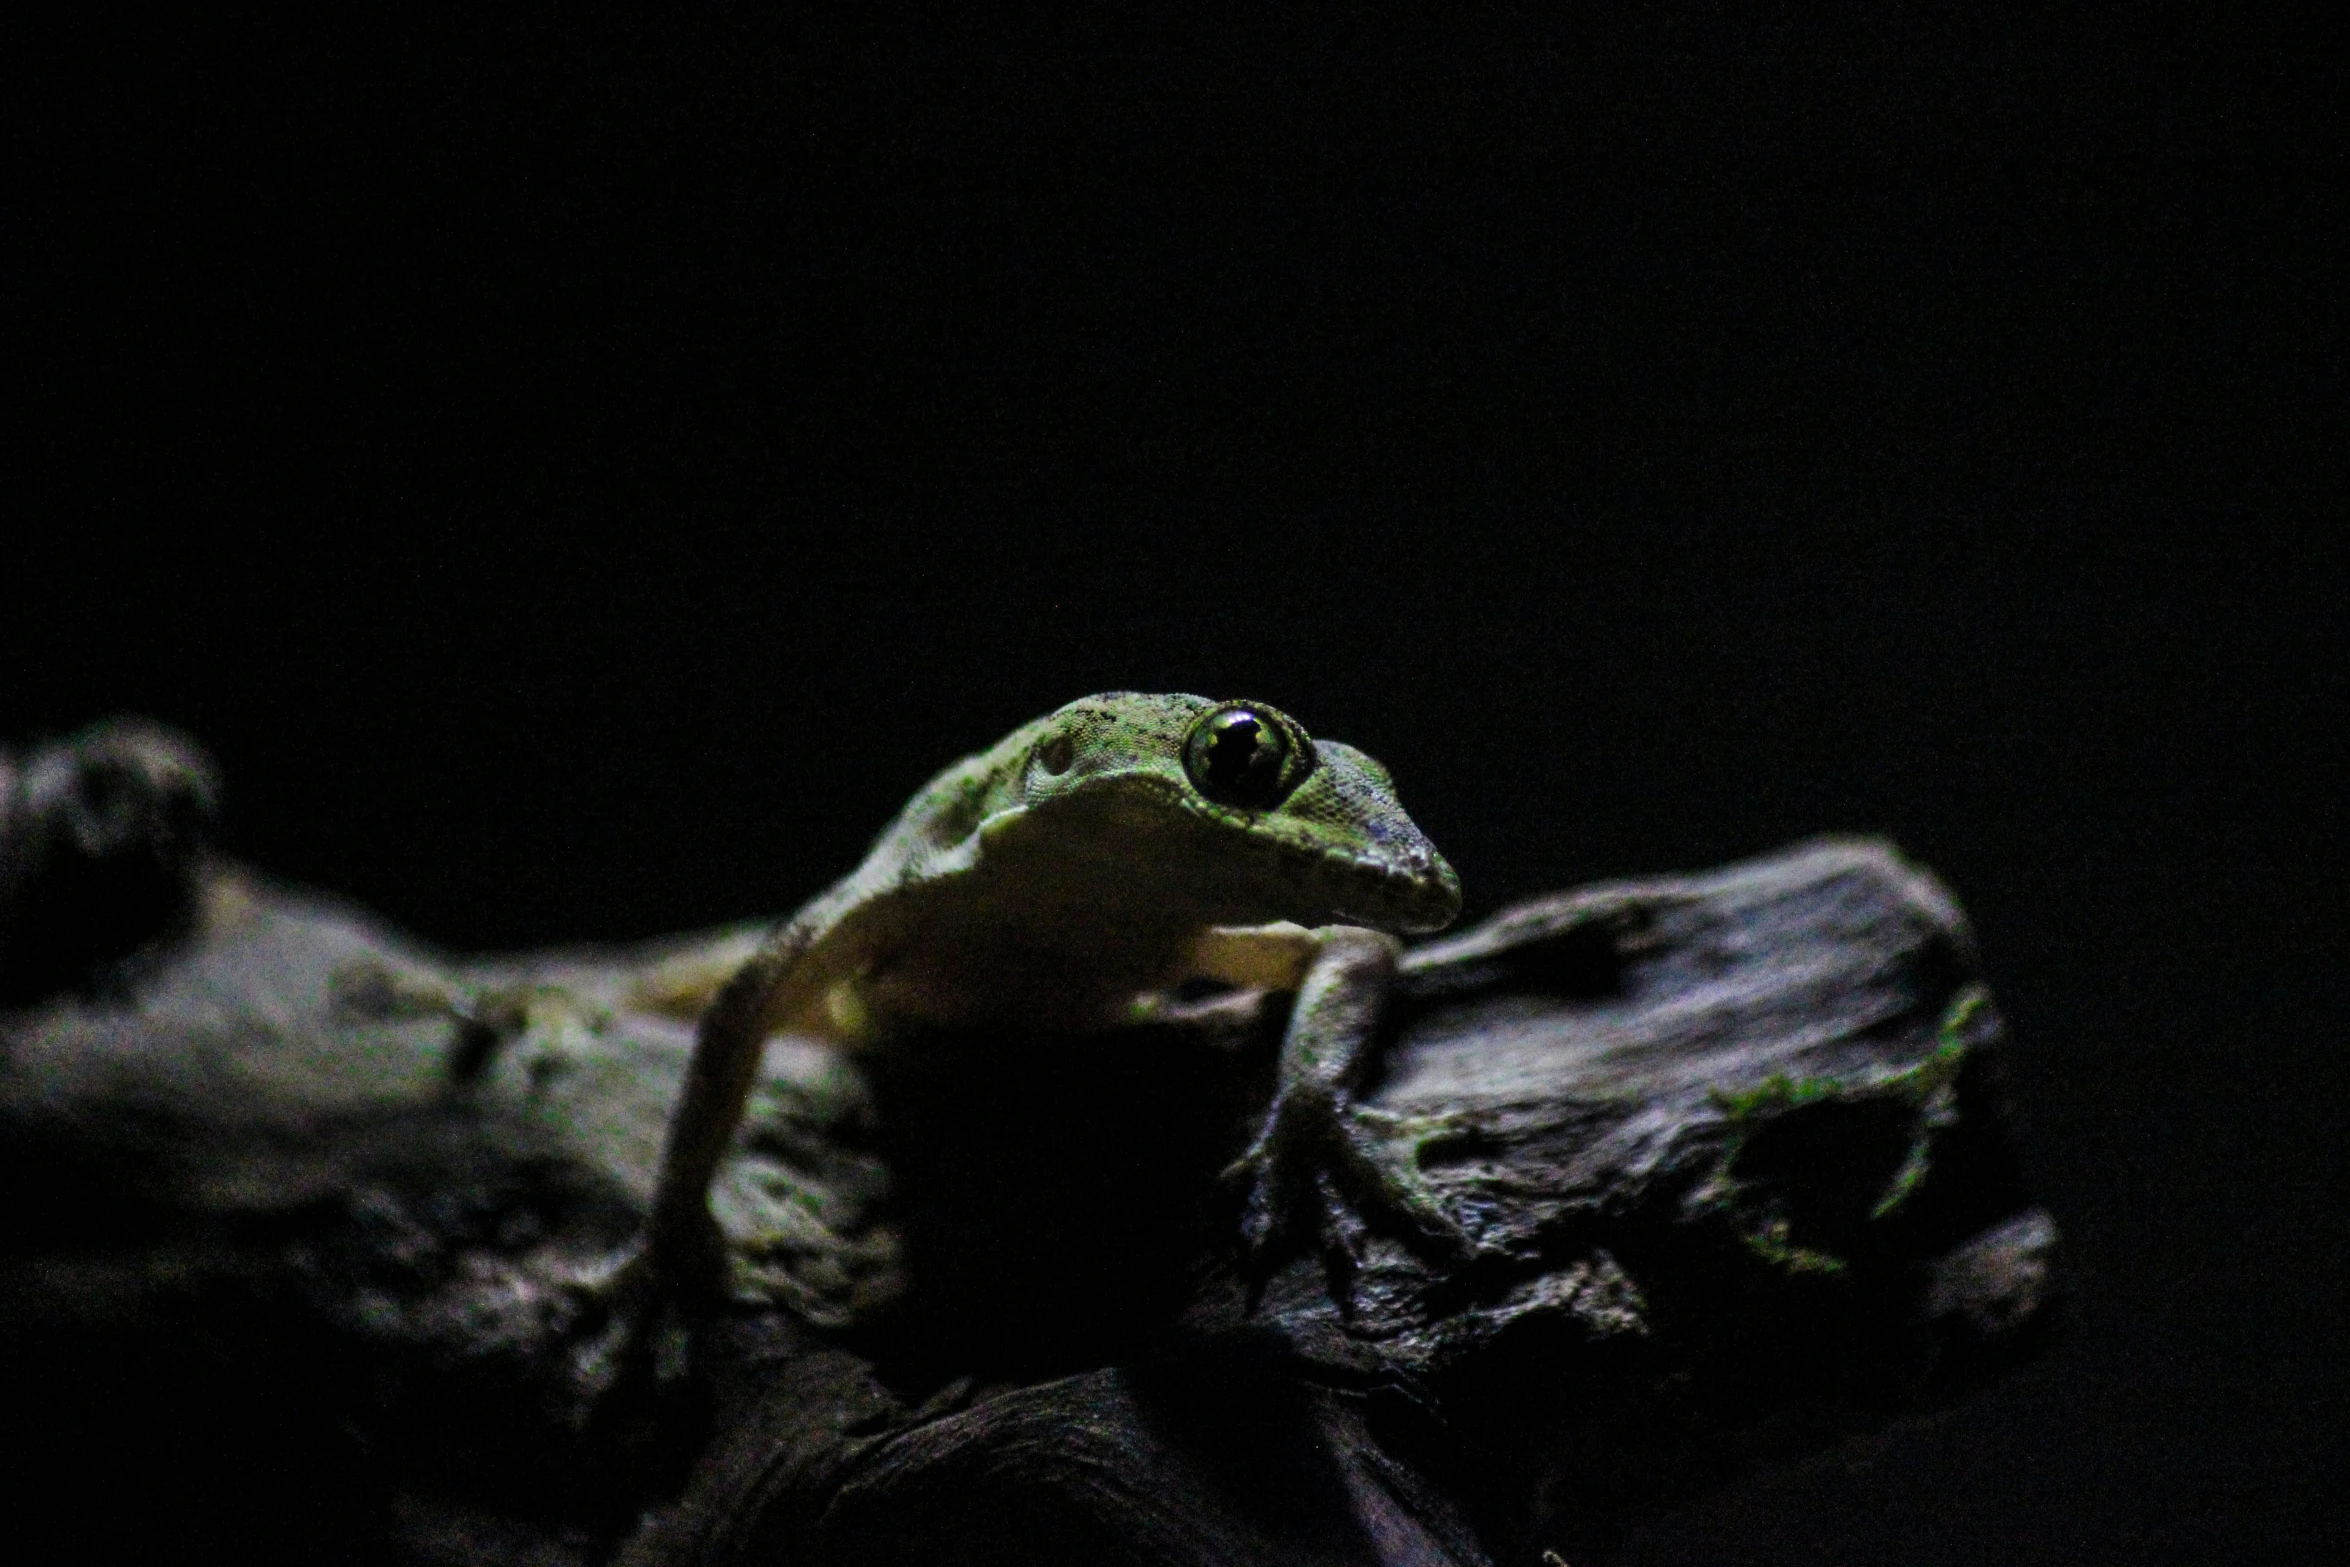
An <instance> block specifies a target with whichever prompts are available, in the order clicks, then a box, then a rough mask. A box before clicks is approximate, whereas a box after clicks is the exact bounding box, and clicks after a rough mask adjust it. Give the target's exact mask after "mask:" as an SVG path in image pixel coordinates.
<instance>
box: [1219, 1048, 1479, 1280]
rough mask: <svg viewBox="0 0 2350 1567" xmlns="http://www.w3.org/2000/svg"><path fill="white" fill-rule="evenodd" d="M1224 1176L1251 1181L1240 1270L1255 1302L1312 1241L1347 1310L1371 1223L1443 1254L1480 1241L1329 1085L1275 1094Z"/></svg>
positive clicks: (1456, 1254)
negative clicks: (1327, 1091)
mask: <svg viewBox="0 0 2350 1567" xmlns="http://www.w3.org/2000/svg"><path fill="white" fill-rule="evenodd" d="M1223 1179H1224V1181H1225V1182H1226V1184H1227V1185H1229V1186H1234V1187H1240V1186H1245V1187H1246V1196H1245V1198H1244V1199H1243V1206H1242V1210H1241V1220H1240V1237H1241V1257H1240V1270H1241V1276H1242V1278H1243V1280H1244V1281H1245V1282H1246V1284H1247V1287H1248V1300H1249V1307H1250V1309H1251V1310H1252V1311H1253V1310H1254V1309H1255V1307H1256V1305H1257V1302H1258V1300H1259V1299H1260V1297H1261V1296H1262V1295H1263V1292H1264V1287H1265V1284H1266V1282H1267V1281H1268V1280H1269V1279H1270V1278H1271V1277H1272V1275H1273V1273H1274V1271H1275V1270H1276V1269H1278V1268H1279V1267H1280V1266H1281V1264H1282V1263H1284V1262H1286V1261H1288V1260H1289V1259H1290V1258H1291V1257H1294V1256H1296V1255H1298V1254H1299V1253H1300V1252H1302V1251H1305V1250H1307V1249H1308V1248H1309V1247H1310V1248H1311V1249H1312V1250H1313V1251H1314V1252H1315V1253H1316V1254H1317V1255H1318V1256H1319V1257H1320V1259H1321V1261H1322V1265H1323V1268H1324V1270H1325V1273H1326V1275H1327V1276H1328V1278H1329V1281H1330V1285H1331V1294H1332V1296H1333V1298H1335V1299H1336V1300H1337V1301H1338V1302H1339V1304H1340V1308H1341V1309H1342V1310H1344V1309H1345V1308H1346V1305H1347V1303H1348V1302H1349V1300H1350V1299H1351V1298H1352V1289H1351V1284H1352V1281H1353V1279H1354V1276H1355V1275H1356V1273H1358V1272H1359V1271H1361V1268H1362V1265H1363V1260H1364V1256H1365V1248H1366V1246H1367V1244H1368V1242H1369V1240H1370V1237H1371V1235H1372V1234H1373V1233H1374V1232H1378V1233H1384V1234H1388V1235H1391V1236H1393V1237H1394V1238H1396V1239H1399V1240H1401V1241H1403V1242H1404V1243H1405V1244H1406V1245H1408V1246H1410V1247H1411V1248H1412V1249H1413V1250H1414V1251H1417V1252H1420V1253H1422V1254H1423V1255H1426V1256H1429V1257H1431V1258H1435V1259H1441V1260H1444V1261H1455V1260H1458V1259H1461V1258H1464V1257H1466V1256H1467V1255H1468V1254H1469V1253H1470V1252H1472V1251H1473V1250H1474V1249H1475V1248H1474V1247H1473V1245H1472V1244H1471V1243H1470V1241H1469V1238H1468V1236H1467V1235H1466V1234H1464V1233H1463V1232H1462V1230H1461V1228H1460V1226H1459V1225H1458V1224H1456V1223H1455V1222H1454V1221H1453V1220H1452V1218H1451V1217H1450V1216H1449V1215H1448V1214H1446V1212H1445V1211H1444V1207H1443V1204H1442V1203H1441V1202H1440V1201H1439V1200H1438V1198H1437V1196H1436V1194H1435V1192H1434V1191H1432V1190H1431V1189H1430V1188H1429V1187H1428V1185H1427V1183H1426V1182H1424V1181H1422V1180H1421V1179H1420V1178H1419V1175H1418V1172H1416V1171H1410V1170H1406V1169H1404V1168H1402V1167H1401V1166H1399V1165H1398V1164H1397V1163H1396V1162H1395V1161H1394V1160H1393V1159H1392V1158H1391V1157H1390V1156H1389V1155H1388V1154H1387V1153H1386V1151H1385V1150H1384V1149H1383V1148H1381V1147H1380V1146H1379V1143H1378V1140H1377V1139H1376V1138H1375V1137H1374V1136H1373V1135H1372V1133H1371V1132H1370V1130H1369V1129H1368V1128H1366V1127H1364V1126H1363V1125H1361V1124H1360V1123H1359V1122H1358V1121H1356V1120H1355V1118H1354V1116H1353V1114H1352V1112H1351V1111H1350V1110H1349V1109H1348V1108H1347V1107H1346V1106H1345V1105H1343V1104H1341V1103H1339V1102H1337V1101H1335V1100H1332V1099H1330V1098H1328V1097H1326V1096H1323V1095H1318V1094H1313V1093H1308V1092H1299V1093H1293V1094H1288V1095H1284V1096H1282V1097H1281V1098H1280V1099H1278V1100H1277V1101H1276V1102H1275V1104H1274V1106H1273V1109H1272V1111H1271V1112H1270V1113H1268V1114H1267V1116H1266V1117H1265V1125H1264V1129H1263V1130H1262V1131H1261V1132H1259V1133H1258V1135H1257V1138H1256V1141H1255V1142H1254V1143H1252V1144H1251V1145H1250V1146H1249V1149H1248V1151H1247V1152H1246V1153H1244V1154H1242V1155H1241V1156H1240V1158H1238V1159H1237V1160H1235V1161H1233V1163H1232V1164H1231V1165H1230V1166H1228V1167H1227V1168H1226V1169H1225V1171H1224V1175H1223Z"/></svg>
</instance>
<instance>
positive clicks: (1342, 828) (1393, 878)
mask: <svg viewBox="0 0 2350 1567" xmlns="http://www.w3.org/2000/svg"><path fill="white" fill-rule="evenodd" d="M1014 740H1015V741H1016V742H1017V743H1018V744H1019V745H1021V746H1022V747H1024V754H1023V755H1022V756H1021V757H1019V758H1018V759H1017V776H1018V784H1017V794H1018V804H1019V808H1020V809H1019V813H1018V814H1020V815H1021V816H1023V817H1025V818H1027V825H1028V829H1029V832H1028V833H1027V834H1024V836H1027V835H1030V834H1032V835H1033V836H1034V837H1035V838H1036V839H1038V840H1040V841H1043V842H1046V843H1049V844H1052V845H1053V846H1054V847H1055V849H1056V852H1061V853H1065V854H1075V855H1078V856H1080V857H1082V858H1085V859H1088V860H1090V861H1093V862H1094V863H1096V864H1097V865H1098V866H1099V867H1100V869H1101V870H1102V871H1103V872H1104V873H1105V874H1109V875H1125V876H1128V877H1131V878H1133V879H1134V880H1135V881H1136V883H1137V884H1138V890H1139V892H1140V894H1141V895H1142V896H1161V897H1165V898H1168V899H1170V900H1179V901H1183V902H1185V903H1187V904H1191V905H1196V906H1197V908H1198V909H1199V910H1200V911H1201V912H1202V914H1203V915H1204V917H1205V918H1206V919H1207V920H1209V921H1210V922H1213V923H1221V924H1246V923H1260V922H1263V921H1268V920H1275V919H1287V920H1295V921H1297V922H1298V923H1300V924H1308V925H1314V924H1325V923H1329V922H1332V921H1341V922H1345V923H1350V924H1358V925H1369V926H1373V927H1375V928H1378V929H1381V930H1390V931H1399V932H1413V931H1427V930H1436V929H1440V928H1441V927H1443V926H1445V925H1447V924H1449V923H1451V921H1452V918H1453V916H1454V915H1455V914H1457V913H1459V912H1460V902H1461V890H1460V881H1459V879H1458V878H1457V877H1455V876H1454V874H1453V871H1452V867H1451V866H1449V865H1447V864H1445V862H1444V857H1443V856H1442V855H1441V854H1439V853H1437V852H1436V846H1435V845H1434V844H1432V843H1430V842H1429V841H1428V838H1427V836H1426V835H1425V834H1424V833H1422V832H1421V831H1420V829H1419V827H1418V826H1417V825H1416V824H1414V823H1413V821H1412V819H1411V818H1410V817H1409V816H1408V815H1406V814H1405V813H1404V809H1403V806H1402V804H1401V803H1400V802H1399V801H1398V800H1397V799H1396V795H1395V784H1394V782H1393V780H1391V779H1390V778H1389V777H1388V775H1387V770H1386V769H1385V768H1383V767H1381V766H1380V765H1379V763H1377V762H1376V761H1374V760H1372V759H1371V758H1370V757H1368V756H1366V755H1364V754H1363V753H1362V752H1360V751H1358V750H1356V749H1355V748H1354V747H1352V746H1349V745H1341V744H1339V743H1338V742H1336V741H1333V740H1320V741H1317V740H1315V739H1314V738H1313V737H1312V736H1311V735H1309V734H1307V733H1306V730H1305V727H1304V726H1303V725H1301V724H1300V723H1298V721H1297V720H1296V719H1294V718H1291V717H1290V716H1289V715H1288V714H1286V713H1284V712H1282V711H1281V710H1280V709H1279V708H1276V707H1273V706H1272V705H1270V704H1269V703H1264V702H1217V701H1212V700H1210V699H1209V698H1207V697H1202V696H1189V695H1184V694H1180V693H1176V694H1154V693H1145V692H1136V691H1113V692H1106V693H1104V694H1102V695H1099V696H1091V697H1085V698H1082V699H1080V700H1079V701H1075V702H1072V703H1070V704H1069V705H1068V706H1066V707H1063V708H1061V709H1059V710H1058V711H1057V712H1054V713H1051V714H1049V715H1047V716H1046V717H1044V718H1042V719H1039V720H1038V721H1037V722H1036V723H1034V724H1031V725H1029V726H1028V728H1027V729H1025V730H1023V731H1022V732H1021V733H1020V734H1019V735H1018V736H1015V737H1014Z"/></svg>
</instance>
